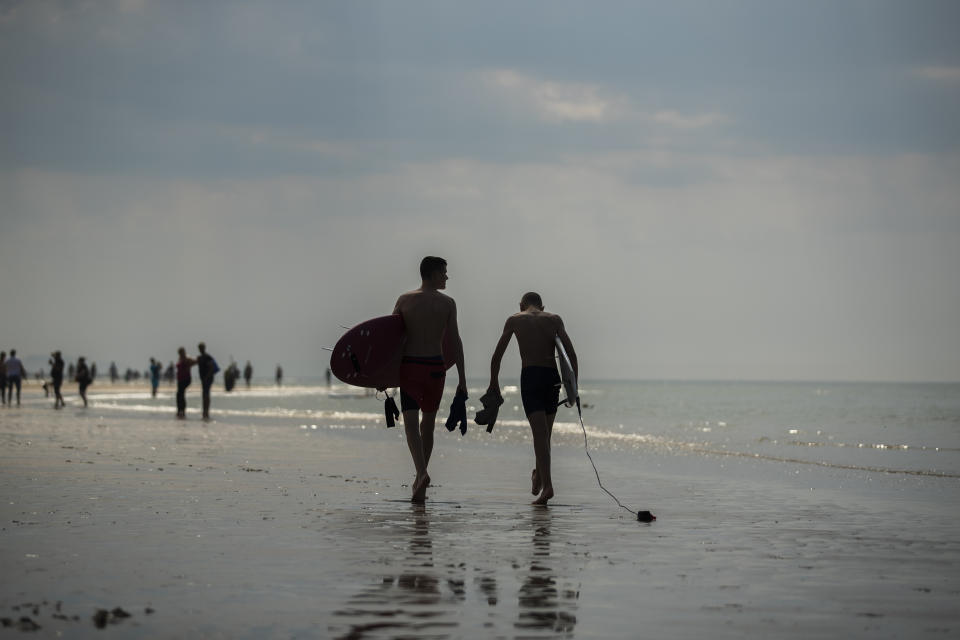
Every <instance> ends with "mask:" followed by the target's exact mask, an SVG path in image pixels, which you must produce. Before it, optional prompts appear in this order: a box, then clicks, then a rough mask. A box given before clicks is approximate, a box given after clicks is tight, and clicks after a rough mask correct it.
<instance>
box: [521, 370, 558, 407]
mask: <svg viewBox="0 0 960 640" xmlns="http://www.w3.org/2000/svg"><path fill="white" fill-rule="evenodd" d="M520 397H521V398H522V399H523V412H524V413H526V414H527V415H530V414H531V413H533V412H535V411H543V412H544V413H546V414H547V415H548V416H549V415H553V414H555V413H556V412H557V405H558V404H559V402H560V374H559V373H557V370H556V369H554V368H553V367H524V368H523V369H521V370H520Z"/></svg>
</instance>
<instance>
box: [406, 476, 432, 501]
mask: <svg viewBox="0 0 960 640" xmlns="http://www.w3.org/2000/svg"><path fill="white" fill-rule="evenodd" d="M429 486H430V476H429V475H427V474H426V473H424V474H423V475H422V476H420V477H418V478H417V479H416V480H415V481H414V482H413V497H412V498H410V502H423V501H424V500H426V499H427V487H429Z"/></svg>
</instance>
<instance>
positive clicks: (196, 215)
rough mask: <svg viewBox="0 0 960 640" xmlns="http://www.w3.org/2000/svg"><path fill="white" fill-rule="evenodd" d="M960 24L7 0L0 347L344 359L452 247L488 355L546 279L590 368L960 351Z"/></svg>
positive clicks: (957, 18)
mask: <svg viewBox="0 0 960 640" xmlns="http://www.w3.org/2000/svg"><path fill="white" fill-rule="evenodd" d="M958 27H960V4H958V3H956V2H952V1H946V2H938V1H935V0H925V1H924V2H907V1H898V2H887V1H884V0H866V1H854V0H851V1H833V0H830V1H826V0H822V1H821V0H811V1H810V2H795V1H783V2H781V1H776V0H774V1H769V0H758V1H737V0H729V1H724V2H708V1H702V2H687V1H683V0H681V1H678V2H669V3H664V2H616V1H609V2H607V1H603V2H567V1H563V0H554V1H536V0H533V1H530V2H497V1H493V2H482V3H481V2H469V3H468V2H441V1H436V2H422V1H410V2H391V1H384V2H374V1H366V0H361V1H359V2H307V1H304V2H277V1H272V0H267V1H238V2H206V3H195V2H187V1H183V2H181V1H177V0H172V1H171V0H163V1H153V0H102V1H81V0H69V1H62V2H58V1H51V0H29V1H23V2H17V1H10V0H0V309H2V311H0V317H2V321H0V348H3V349H4V350H7V351H9V349H11V348H15V349H17V350H18V352H19V353H20V355H28V356H32V357H36V358H41V357H45V356H46V354H48V353H49V352H50V351H51V350H53V349H61V350H63V352H64V354H65V356H66V357H67V358H68V359H72V358H75V357H76V356H78V355H84V356H86V357H87V358H88V360H93V361H96V362H97V363H98V365H99V366H100V367H101V369H103V368H105V367H106V365H107V364H108V363H109V362H110V361H116V362H117V364H118V366H120V367H121V369H123V368H126V367H136V368H139V369H143V368H145V366H146V362H147V359H148V358H149V357H151V356H154V357H158V358H160V359H161V360H163V361H170V360H173V359H174V358H175V355H176V349H177V347H179V346H181V345H184V346H186V347H187V348H188V351H190V352H191V353H194V352H195V346H196V343H197V342H198V341H200V340H204V341H206V343H207V345H208V347H209V350H210V351H211V353H213V355H214V356H215V357H217V359H218V360H219V361H220V362H221V366H222V365H223V363H225V362H229V360H230V358H231V357H232V358H235V359H236V360H237V361H238V362H239V363H240V364H241V366H242V365H243V363H244V362H245V361H246V360H250V361H251V362H252V363H253V365H254V368H255V373H256V374H258V375H260V374H262V375H269V373H270V372H271V371H272V369H273V367H274V366H275V365H276V364H277V363H280V364H282V365H283V366H284V368H285V370H286V372H287V374H288V375H289V376H314V375H322V373H323V370H324V369H325V367H326V363H327V361H328V357H329V356H328V354H327V352H325V351H324V350H323V348H324V347H331V346H333V344H334V343H335V342H336V340H337V338H338V337H339V336H340V334H341V333H342V332H343V329H341V326H350V325H352V324H356V323H358V322H360V321H362V320H365V319H367V318H370V317H374V316H378V315H385V314H387V313H390V311H391V310H392V309H393V304H394V302H395V300H396V298H397V296H398V295H399V294H400V293H402V292H404V291H407V290H410V289H413V288H416V287H417V286H419V284H420V281H419V274H418V265H419V262H420V259H421V258H422V257H423V256H425V255H438V256H442V257H444V258H446V259H447V260H448V263H449V266H448V272H449V276H450V280H449V283H448V288H447V293H448V294H449V295H451V296H452V297H453V298H454V299H455V300H456V302H457V309H458V317H459V326H460V331H461V334H462V336H463V340H464V351H465V357H466V369H467V375H468V377H471V378H481V379H483V378H485V377H486V376H488V372H489V360H490V356H491V354H492V351H493V347H494V345H495V343H496V341H497V339H498V338H499V335H500V332H501V331H502V328H503V322H504V320H505V319H506V317H507V316H508V315H510V314H511V313H514V312H515V311H517V304H518V302H519V299H520V297H521V295H522V294H523V293H524V292H526V291H529V290H533V291H538V292H539V293H540V294H541V295H542V296H543V299H544V302H545V304H546V307H547V310H548V311H553V312H555V313H558V314H560V315H561V316H562V317H563V319H564V322H565V324H566V327H567V330H568V332H569V333H570V335H571V337H572V339H573V341H574V344H575V346H576V349H577V352H578V355H579V359H580V368H581V377H582V378H584V379H654V380H675V379H676V380H686V379H692V380H706V379H710V380H864V381H874V380H881V381H886V380H889V381H960V277H958V276H960V39H958V38H957V37H956V33H957V31H958ZM508 354H509V355H508V357H507V358H506V360H505V362H504V369H503V373H502V375H501V382H503V383H505V384H508V383H510V380H511V377H514V378H519V358H518V357H517V355H516V347H513V346H512V347H511V348H510V349H509V351H508ZM37 362H42V360H37Z"/></svg>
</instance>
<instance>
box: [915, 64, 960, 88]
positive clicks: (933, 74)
mask: <svg viewBox="0 0 960 640" xmlns="http://www.w3.org/2000/svg"><path fill="white" fill-rule="evenodd" d="M914 74H916V75H918V76H920V77H921V78H925V79H927V80H931V81H933V82H936V83H939V84H947V85H960V67H949V66H930V67H920V68H919V69H915V70H914Z"/></svg>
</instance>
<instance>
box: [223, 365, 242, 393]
mask: <svg viewBox="0 0 960 640" xmlns="http://www.w3.org/2000/svg"><path fill="white" fill-rule="evenodd" d="M239 377H240V367H238V366H237V363H236V362H234V360H233V356H230V366H228V367H227V369H226V371H224V372H223V389H224V391H226V392H227V393H229V392H231V391H233V387H234V386H235V385H236V384H237V379H238V378H239Z"/></svg>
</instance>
